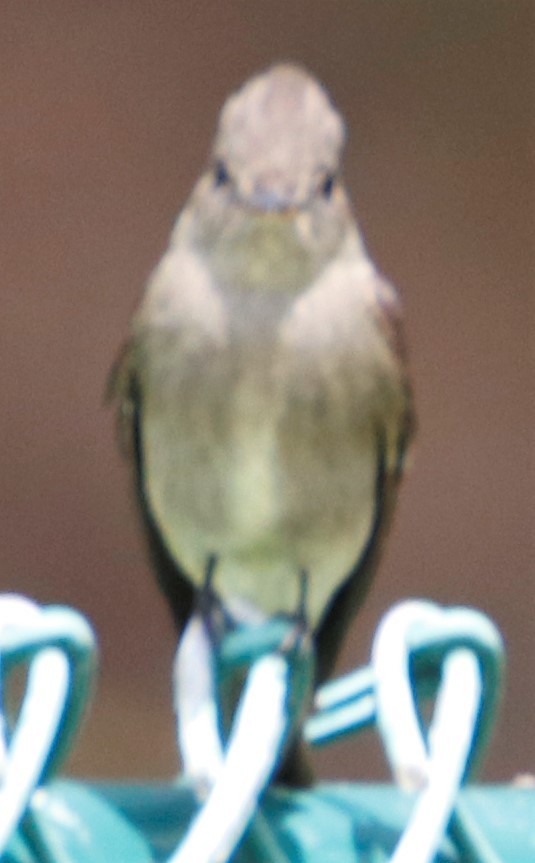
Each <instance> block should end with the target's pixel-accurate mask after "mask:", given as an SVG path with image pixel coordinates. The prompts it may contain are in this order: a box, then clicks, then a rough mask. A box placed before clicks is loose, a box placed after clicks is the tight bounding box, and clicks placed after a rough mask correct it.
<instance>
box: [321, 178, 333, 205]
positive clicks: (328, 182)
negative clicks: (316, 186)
mask: <svg viewBox="0 0 535 863" xmlns="http://www.w3.org/2000/svg"><path fill="white" fill-rule="evenodd" d="M335 182H336V178H335V176H334V174H327V176H326V177H324V179H323V182H322V184H321V194H322V195H323V197H324V198H327V200H328V199H329V198H330V197H331V195H332V192H333V189H334V184H335Z"/></svg>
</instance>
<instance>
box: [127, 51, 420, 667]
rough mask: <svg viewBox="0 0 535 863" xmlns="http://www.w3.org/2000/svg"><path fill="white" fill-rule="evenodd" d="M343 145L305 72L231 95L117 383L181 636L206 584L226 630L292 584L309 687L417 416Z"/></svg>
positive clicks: (278, 601)
mask: <svg viewBox="0 0 535 863" xmlns="http://www.w3.org/2000/svg"><path fill="white" fill-rule="evenodd" d="M344 137H345V130H344V123H343V121H342V119H341V117H340V115H339V113H338V112H337V110H336V109H335V108H334V107H333V105H332V103H331V101H330V99H329V97H328V95H327V93H326V91H325V90H324V88H323V87H322V86H321V85H320V84H319V83H318V82H317V81H316V80H315V79H314V78H313V77H312V76H311V75H310V74H308V73H307V72H306V71H304V70H303V69H301V68H300V67H298V66H295V65H291V64H281V65H276V66H274V67H272V68H270V69H268V70H267V71H266V72H263V73H261V74H259V75H257V76H255V77H253V78H252V79H251V80H249V81H248V82H246V83H245V85H244V86H243V87H242V88H241V89H240V90H238V91H237V92H236V93H235V94H233V95H231V96H230V98H229V99H228V100H227V102H226V103H225V105H224V107H223V109H222V112H221V116H220V119H219V126H218V129H217V134H216V137H215V142H214V144H213V148H212V152H211V157H210V160H209V164H208V167H207V169H206V171H205V172H204V173H203V175H202V176H201V178H200V180H199V181H198V182H197V184H196V186H195V188H194V189H193V192H192V194H191V197H190V198H189V200H188V202H187V203H186V206H185V207H184V209H183V211H182V213H181V214H180V215H179V217H178V220H177V222H176V225H175V227H174V230H173V232H172V235H171V240H170V244H169V248H168V249H167V251H166V252H165V254H164V256H163V258H162V260H161V261H160V263H159V264H158V266H157V267H156V269H155V270H154V272H153V274H152V276H151V278H150V281H149V283H148V286H147V289H146V293H145V295H144V298H143V300H142V302H141V305H140V307H139V309H138V311H137V313H136V315H135V317H134V320H133V323H132V328H131V335H130V338H129V339H128V341H127V343H126V345H125V347H124V349H123V351H122V353H121V355H120V357H119V360H118V361H117V363H116V365H115V368H114V371H113V374H112V378H111V388H112V391H113V393H114V395H115V397H116V399H117V403H118V418H119V427H120V435H121V439H122V441H123V446H124V447H125V449H126V450H127V452H128V453H129V454H130V456H131V458H132V465H133V469H134V472H135V477H136V483H137V492H138V495H139V500H140V504H141V510H142V513H143V517H144V522H145V525H146V530H147V532H148V536H149V541H150V546H151V549H152V556H153V560H154V563H155V567H156V570H157V572H158V576H159V579H160V582H161V585H162V587H163V590H164V592H165V594H166V596H167V598H168V600H169V603H170V606H171V609H172V612H173V615H174V618H175V620H176V623H177V626H178V628H179V630H181V629H182V627H183V626H184V623H185V621H187V619H188V617H189V615H190V614H191V610H192V607H193V604H194V601H195V596H196V594H197V593H198V592H199V591H200V590H201V589H202V588H203V586H204V585H205V584H206V581H207V578H208V579H209V581H210V585H211V589H212V590H213V592H214V594H215V595H216V596H217V597H219V600H220V602H221V604H222V606H223V607H224V609H225V611H226V613H227V614H228V615H229V616H230V618H233V619H236V620H238V621H241V620H256V619H261V618H262V617H271V616H273V615H278V614H283V615H290V616H291V615H294V614H296V613H297V610H298V608H299V605H300V601H301V600H300V597H301V594H302V585H303V579H304V580H305V582H306V608H305V614H306V625H307V627H308V629H309V631H310V633H311V635H312V639H313V642H314V645H315V649H316V654H317V679H318V681H321V680H323V679H324V678H325V677H326V676H327V675H328V673H329V671H330V669H331V668H332V665H333V662H334V660H335V658H336V655H337V652H338V650H339V647H340V644H341V641H342V638H343V636H344V633H345V631H346V629H347V626H348V624H349V622H350V621H351V619H352V617H353V615H354V613H355V611H356V609H357V608H358V606H359V604H360V602H361V600H362V598H363V596H364V593H365V591H366V589H367V587H368V584H369V582H370V579H371V577H372V575H373V572H374V570H375V567H376V564H377V558H378V552H379V550H380V547H381V543H382V539H383V535H384V533H385V530H386V528H387V526H388V523H389V520H390V516H391V513H392V509H393V506H394V503H395V499H396V492H397V488H398V484H399V480H400V477H401V474H402V470H403V461H404V456H405V453H406V450H407V445H408V442H409V439H410V437H411V430H412V426H413V413H412V405H411V392H410V387H409V383H408V379H407V372H406V365H405V355H404V348H403V339H402V335H401V325H400V309H399V304H398V299H397V296H396V293H395V291H394V290H393V288H392V287H391V286H390V285H389V284H388V282H387V281H385V279H384V278H383V277H382V276H380V275H379V274H378V272H377V271H376V269H375V267H374V265H373V263H372V262H371V260H370V259H369V257H368V255H367V253H366V250H365V248H364V245H363V241H362V238H361V236H360V233H359V230H358V228H357V225H356V223H355V219H354V217H353V215H352V212H351V208H350V205H349V203H348V198H347V195H346V191H345V188H344V185H343V181H342V178H341V152H342V148H343V143H344Z"/></svg>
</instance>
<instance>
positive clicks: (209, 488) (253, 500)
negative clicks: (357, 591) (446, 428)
mask: <svg viewBox="0 0 535 863" xmlns="http://www.w3.org/2000/svg"><path fill="white" fill-rule="evenodd" d="M177 404H178V405H180V404H181V407H178V408H177V410H176V411H171V410H168V411H166V412H165V413H164V414H162V413H161V412H159V413H158V414H157V415H154V416H151V415H150V414H149V415H148V417H147V419H146V422H145V425H144V444H145V445H144V449H145V467H146V482H147V486H148V492H149V499H150V504H151V508H152V510H153V512H154V515H155V517H156V520H157V523H158V525H159V527H160V530H161V531H162V534H163V536H164V539H165V541H166V543H167V545H168V547H169V549H170V550H171V552H172V554H173V555H174V557H175V558H176V560H177V561H179V562H180V565H181V566H182V567H183V569H184V570H185V571H186V572H187V573H188V575H190V577H191V578H192V580H193V581H194V583H196V584H197V585H198V586H201V585H202V584H203V581H204V577H205V571H206V564H207V560H208V558H209V556H210V555H216V557H217V565H216V570H215V580H214V586H215V588H216V590H217V592H218V593H219V594H220V595H221V596H222V597H223V598H224V600H225V601H226V602H227V603H228V604H229V605H231V606H233V607H235V608H239V607H241V606H242V605H244V606H252V607H254V608H255V609H257V610H258V611H259V612H260V613H262V614H264V615H272V614H276V613H278V612H282V613H287V614H292V613H294V612H295V611H296V609H297V608H298V603H299V597H300V584H301V578H300V576H301V573H302V572H305V573H306V575H307V581H308V587H307V615H308V618H309V621H310V623H311V625H312V626H314V625H316V624H317V622H318V620H319V618H320V616H321V613H322V611H323V610H324V608H325V606H326V604H327V603H328V600H329V598H330V596H331V595H332V593H333V592H334V590H336V588H337V587H338V586H339V585H340V584H341V583H342V581H343V580H344V579H345V577H346V576H347V575H348V574H349V572H350V571H351V569H352V568H353V567H354V565H355V564H356V563H357V561H358V559H359V557H360V555H361V553H362V551H363V549H364V547H365V545H366V541H367V539H368V536H369V533H370V529H371V525H372V522H373V516H374V511H375V499H374V498H375V486H376V469H377V455H376V441H375V439H374V436H373V434H372V431H371V425H370V426H368V427H366V426H364V427H363V428H362V429H361V431H360V433H359V434H357V433H355V432H354V431H353V430H346V431H347V432H348V433H347V434H344V430H343V429H340V428H339V427H336V425H333V424H329V423H325V422H324V428H323V433H322V434H321V435H319V436H317V435H316V434H315V432H314V427H313V418H310V422H308V420H306V418H305V419H304V418H303V415H302V414H300V415H299V416H292V411H291V410H289V411H286V412H285V411H283V412H282V414H281V412H280V410H279V409H278V408H275V406H274V402H273V401H272V400H269V399H268V398H267V397H265V396H264V395H263V393H262V392H261V390H258V391H257V392H255V393H254V394H253V395H251V397H250V398H249V399H248V402H247V410H245V409H241V408H240V405H236V404H234V405H233V406H232V407H231V406H229V413H228V414H227V416H226V418H225V421H224V422H222V423H221V424H220V427H219V428H217V426H216V425H215V420H216V417H215V416H213V417H212V418H211V419H212V422H210V421H209V414H210V410H211V408H210V405H208V404H207V406H206V412H205V415H204V420H203V412H202V410H200V409H198V410H196V411H192V413H193V414H195V416H196V417H197V423H196V424H195V423H192V424H190V423H189V422H188V418H187V416H186V409H187V405H186V404H185V399H183V400H182V401H181V402H180V401H178V402H177ZM197 408H198V406H197ZM329 434H331V439H329Z"/></svg>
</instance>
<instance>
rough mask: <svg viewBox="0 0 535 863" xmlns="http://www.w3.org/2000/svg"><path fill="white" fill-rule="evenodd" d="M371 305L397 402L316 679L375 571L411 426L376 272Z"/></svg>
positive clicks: (401, 363)
mask: <svg viewBox="0 0 535 863" xmlns="http://www.w3.org/2000/svg"><path fill="white" fill-rule="evenodd" d="M373 311H374V315H375V316H376V321H377V326H378V328H379V330H380V331H381V333H382V334H383V336H384V338H385V340H386V343H387V345H388V347H389V350H390V352H391V355H392V357H393V358H394V360H395V364H396V368H397V370H398V375H399V379H398V381H397V390H398V394H399V406H398V409H397V410H396V411H395V412H394V417H393V418H392V419H391V422H389V424H388V426H387V424H386V422H385V421H384V420H381V418H378V420H377V425H376V428H375V442H376V447H375V460H376V461H375V463H376V469H375V501H374V511H373V518H372V523H371V527H370V532H369V535H368V539H367V542H366V544H365V546H364V548H363V550H362V553H361V554H360V557H359V559H358V560H357V561H356V563H355V566H354V567H353V569H352V570H351V571H350V572H349V573H348V575H347V577H346V579H345V580H344V581H343V583H342V584H341V586H340V588H339V589H338V591H337V592H336V593H335V594H334V596H333V597H332V599H331V602H330V603H329V605H328V606H327V608H326V609H325V612H324V614H323V617H322V619H321V621H320V623H319V625H318V628H317V630H316V634H315V638H316V646H317V660H316V679H317V682H318V683H321V682H323V681H324V680H325V679H326V678H327V677H328V676H329V674H330V673H331V672H332V669H333V666H334V663H335V661H336V658H337V656H338V653H339V650H340V647H341V644H342V641H343V639H344V637H345V635H346V632H347V629H348V627H349V626H350V624H351V622H352V620H353V617H354V615H355V614H356V612H357V611H358V609H359V607H360V606H361V604H362V602H363V601H364V598H365V596H366V593H367V591H368V587H369V585H370V583H371V581H372V579H373V576H374V574H375V572H376V569H377V566H378V563H379V559H380V556H381V553H382V549H383V545H384V539H385V537H386V535H387V533H388V529H389V526H390V522H391V519H392V514H393V512H394V509H395V505H396V499H397V491H398V486H399V482H400V479H401V477H402V473H403V467H404V463H405V456H406V453H407V450H408V447H409V444H410V442H411V440H412V437H413V435H414V430H415V419H414V410H413V400H412V389H411V386H410V381H409V377H408V372H407V362H406V349H405V341H404V337H403V329H402V316H401V307H400V303H399V300H398V297H397V294H396V292H395V290H394V289H393V288H392V287H391V285H389V284H388V282H386V281H385V280H383V279H382V278H381V277H380V276H377V277H376V285H375V303H374V306H373ZM392 450H394V451H393V452H392Z"/></svg>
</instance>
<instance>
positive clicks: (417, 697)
mask: <svg viewBox="0 0 535 863" xmlns="http://www.w3.org/2000/svg"><path fill="white" fill-rule="evenodd" d="M95 655H96V647H95V639H94V636H93V633H92V631H91V629H90V627H89V625H88V624H87V622H86V621H85V620H84V618H83V617H82V616H81V615H80V614H78V613H77V612H75V611H73V610H71V609H67V608H58V607H46V608H42V607H39V606H37V605H36V604H35V603H33V602H31V601H29V600H27V599H24V598H22V597H18V596H4V597H0V670H1V677H2V693H5V691H6V687H8V686H9V680H10V677H11V675H12V673H13V671H14V669H15V668H17V667H19V666H23V667H24V668H25V669H26V670H27V676H26V689H25V692H24V694H23V695H22V698H21V700H20V704H19V705H18V709H17V711H16V716H14V717H9V716H8V715H7V711H4V710H2V712H1V714H0V859H1V860H2V861H6V863H97V861H98V863H112V861H113V863H122V861H124V863H149V861H151V863H160V861H161V863H164V861H165V863H216V861H217V863H223V861H226V860H228V861H234V863H255V861H265V863H267V861H270V863H290V861H291V863H383V861H384V863H387V861H388V863H432V861H435V863H499V861H501V863H528V861H534V860H535V789H533V788H529V787H526V788H520V787H518V788H516V787H506V786H485V785H474V784H472V783H473V778H474V775H475V771H476V770H477V765H478V763H479V760H480V758H481V755H482V752H483V750H484V748H485V747H486V745H487V743H488V740H489V737H490V733H491V730H492V724H493V719H494V717H495V714H496V709H497V705H498V702H499V698H500V693H501V684H502V677H503V664H504V661H503V645H502V641H501V638H500V635H499V633H498V631H497V630H496V628H495V626H494V625H493V624H492V622H491V621H490V620H489V619H488V618H487V617H485V616H484V615H482V614H481V613H479V612H477V611H474V610H471V609H465V608H449V609H444V608H440V607H438V606H436V605H434V604H432V603H429V602H423V601H411V602H408V603H403V604H401V605H399V606H396V607H394V608H393V609H392V610H391V611H390V612H389V613H388V614H387V615H386V616H385V618H384V619H383V620H382V621H381V623H380V625H379V627H378V630H377V633H376V636H375V638H374V642H373V645H372V650H371V659H370V664H369V665H368V666H366V667H365V668H363V669H359V670H357V671H355V672H353V673H351V674H349V675H346V676H345V677H343V678H341V679H339V680H336V681H334V682H332V683H329V684H328V685H326V686H324V687H323V688H322V689H320V690H319V692H317V693H316V694H315V696H314V702H313V707H314V709H313V711H312V713H311V715H310V716H309V717H308V718H307V719H306V721H305V722H304V725H303V722H302V717H303V714H304V711H305V708H306V706H307V705H308V703H309V700H310V697H311V680H312V676H313V675H312V671H313V655H312V650H311V648H310V645H309V644H308V642H307V640H306V638H299V637H298V638H296V637H295V629H294V628H293V627H292V624H290V623H288V622H285V621H281V620H275V621H271V622H270V623H268V624H266V625H264V626H262V627H255V628H254V629H247V630H238V631H235V632H232V633H230V634H229V635H228V636H226V637H225V639H224V641H223V643H222V644H221V647H220V649H219V650H218V652H217V653H216V654H215V653H214V651H213V649H212V645H211V640H210V638H209V637H208V635H207V633H206V629H205V627H204V625H203V623H202V621H201V620H200V619H199V618H196V617H194V618H193V619H192V621H191V623H190V625H189V627H188V629H187V631H186V633H185V636H184V638H183V639H182V642H181V646H180V648H179V651H178V654H177V660H176V664H175V686H176V702H177V707H178V715H179V720H178V724H177V740H178V745H179V748H180V751H181V756H182V761H183V763H184V765H185V773H184V774H183V775H182V776H181V777H179V778H178V779H177V781H176V782H173V783H167V784H163V783H143V784H132V783H128V784H126V783H88V782H76V781H73V780H66V779H60V778H58V777H57V774H58V769H59V768H60V766H61V763H62V761H63V759H64V757H65V755H66V753H67V752H68V751H69V749H70V747H71V746H72V744H73V741H74V739H75V734H76V730H77V727H78V723H79V720H80V717H81V715H82V713H83V711H84V708H85V705H86V703H87V699H88V696H89V694H90V692H91V689H92V683H93V677H94V670H95V665H96V660H95ZM192 656H193V657H195V663H194V664H192V662H191V657H192ZM192 668H194V673H193V672H192ZM236 676H239V678H240V680H243V679H244V680H245V683H244V685H243V689H242V694H241V697H240V699H239V701H238V704H237V706H236V707H235V708H234V706H232V707H229V705H230V704H232V705H234V702H231V699H230V696H229V694H228V693H229V692H230V691H232V692H235V690H236V687H235V680H236ZM424 705H426V707H425V709H424ZM429 716H431V718H429ZM369 727H374V728H375V729H376V730H377V733H378V734H379V735H380V737H381V739H382V742H383V744H384V749H385V754H386V757H387V759H388V761H389V763H390V766H391V769H392V774H393V783H392V784H391V785H377V784H367V783H320V784H318V785H316V786H313V787H311V788H310V789H299V790H294V789H287V788H283V787H280V786H277V785H273V784H271V782H270V779H271V776H272V773H273V769H274V765H275V764H276V762H277V760H278V758H279V756H280V754H281V752H282V751H283V750H284V747H285V745H286V743H287V741H288V739H293V738H294V737H295V735H296V734H299V733H303V734H304V736H305V737H306V739H307V740H308V742H309V743H310V745H312V746H325V745H328V744H329V743H330V742H331V741H333V740H337V739H339V738H340V737H341V736H344V735H348V734H353V735H355V734H358V733H359V731H360V730H362V729H363V728H369ZM301 729H303V730H302V731H301ZM357 745H358V744H357Z"/></svg>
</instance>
